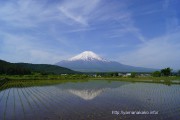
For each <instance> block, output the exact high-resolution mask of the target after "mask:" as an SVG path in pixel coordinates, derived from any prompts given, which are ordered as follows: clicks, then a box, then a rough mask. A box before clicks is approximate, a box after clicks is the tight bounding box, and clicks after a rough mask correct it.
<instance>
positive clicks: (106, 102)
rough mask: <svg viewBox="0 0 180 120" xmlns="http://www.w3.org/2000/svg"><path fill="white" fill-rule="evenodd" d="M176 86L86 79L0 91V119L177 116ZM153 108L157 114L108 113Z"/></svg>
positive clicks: (176, 117)
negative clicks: (118, 114)
mask: <svg viewBox="0 0 180 120" xmlns="http://www.w3.org/2000/svg"><path fill="white" fill-rule="evenodd" d="M179 92H180V87H179V85H171V86H167V85H162V84H152V83H130V82H118V81H111V82H108V81H88V82H77V83H71V82H68V83H64V84H58V85H52V86H43V87H37V86H34V87H27V88H10V89H6V90H4V91H1V92H0V108H1V112H0V119H77V120H79V119H107V120H109V119H117V118H120V117H121V118H122V119H132V118H133V119H137V120H139V119H147V120H148V119H149V120H150V119H153V120H154V119H157V120H158V119H166V120H169V119H175V120H177V119H180V115H179V110H180V96H179ZM112 110H120V111H121V110H123V111H125V110H127V111H128V110H146V111H150V110H156V111H159V114H158V115H136V116H134V115H125V116H122V115H121V116H116V115H112V114H111V112H112Z"/></svg>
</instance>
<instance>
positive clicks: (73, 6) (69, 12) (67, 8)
mask: <svg viewBox="0 0 180 120" xmlns="http://www.w3.org/2000/svg"><path fill="white" fill-rule="evenodd" d="M99 2H100V0H90V1H87V0H76V1H74V0H69V1H64V2H63V3H61V5H60V6H59V10H60V12H61V13H62V14H63V15H65V16H66V17H67V19H66V20H68V19H70V20H72V21H75V22H76V23H79V24H81V25H84V26H87V25H88V22H89V16H90V14H91V13H92V12H95V11H94V10H96V7H97V6H98V3H99Z"/></svg>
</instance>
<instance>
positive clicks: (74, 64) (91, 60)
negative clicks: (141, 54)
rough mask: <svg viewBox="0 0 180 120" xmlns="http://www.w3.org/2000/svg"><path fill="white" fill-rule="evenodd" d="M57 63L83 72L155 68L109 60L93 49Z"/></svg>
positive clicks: (144, 70)
mask: <svg viewBox="0 0 180 120" xmlns="http://www.w3.org/2000/svg"><path fill="white" fill-rule="evenodd" d="M56 65H59V66H63V67H67V68H70V69H72V70H76V71H81V72H152V71H154V70H155V69H151V68H143V67H134V66H129V65H124V64H121V63H118V62H115V61H107V60H105V59H103V58H101V57H100V56H98V55H97V54H95V53H93V52H91V51H85V52H83V53H81V54H79V55H77V56H75V57H72V58H70V59H68V60H63V61H60V62H58V63H56Z"/></svg>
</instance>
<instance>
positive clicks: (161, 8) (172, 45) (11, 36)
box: [0, 0, 180, 69]
mask: <svg viewBox="0 0 180 120" xmlns="http://www.w3.org/2000/svg"><path fill="white" fill-rule="evenodd" d="M179 6H180V1H179V0H0V59H3V60H7V61H10V62H28V63H48V64H54V63H56V62H58V61H60V60H64V59H68V58H70V57H72V56H74V55H76V54H79V53H81V52H83V51H86V50H91V51H93V52H95V53H97V54H99V55H100V56H102V57H104V58H106V59H108V60H113V61H118V62H121V63H124V64H128V65H134V66H142V67H151V68H164V67H172V68H173V69H180V8H179Z"/></svg>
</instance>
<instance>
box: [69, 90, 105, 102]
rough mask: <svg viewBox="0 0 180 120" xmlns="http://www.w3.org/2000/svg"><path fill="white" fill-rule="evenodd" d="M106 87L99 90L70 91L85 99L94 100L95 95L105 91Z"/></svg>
mask: <svg viewBox="0 0 180 120" xmlns="http://www.w3.org/2000/svg"><path fill="white" fill-rule="evenodd" d="M105 90H106V89H99V90H95V89H94V90H75V89H70V90H68V91H69V92H70V93H72V94H74V95H77V96H79V97H80V98H82V99H84V100H92V99H94V98H95V97H97V96H99V95H100V94H101V93H103V92H104V91H105Z"/></svg>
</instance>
